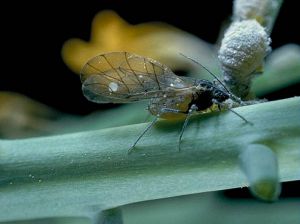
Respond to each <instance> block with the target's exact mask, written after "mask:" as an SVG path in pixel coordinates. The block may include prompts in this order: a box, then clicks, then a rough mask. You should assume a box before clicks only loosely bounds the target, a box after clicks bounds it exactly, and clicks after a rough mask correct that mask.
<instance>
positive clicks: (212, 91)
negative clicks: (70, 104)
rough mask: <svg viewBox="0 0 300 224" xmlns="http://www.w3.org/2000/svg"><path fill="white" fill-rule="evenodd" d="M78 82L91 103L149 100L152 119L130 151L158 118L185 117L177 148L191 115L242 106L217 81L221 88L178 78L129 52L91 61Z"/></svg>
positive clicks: (106, 55)
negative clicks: (229, 105) (234, 104)
mask: <svg viewBox="0 0 300 224" xmlns="http://www.w3.org/2000/svg"><path fill="white" fill-rule="evenodd" d="M185 57H186V56H185ZM191 60H193V59H191ZM196 63H197V62H196ZM204 68H205V67H204ZM205 69H206V68H205ZM206 70H207V69H206ZM208 72H209V71H208ZM210 74H211V75H213V74H212V73H210ZM213 76H214V75H213ZM214 77H215V76H214ZM215 78H216V79H217V77H215ZM217 80H218V79H217ZM81 81H82V90H83V94H84V96H85V97H86V98H87V99H88V100H90V101H92V102H96V103H130V102H134V101H140V100H149V106H148V109H149V111H150V113H151V114H152V115H154V116H155V119H154V120H153V121H152V123H151V124H150V125H149V126H148V127H147V128H146V129H145V130H144V131H143V133H141V135H140V136H139V137H138V138H137V140H136V141H135V142H134V144H133V145H132V147H131V148H130V149H129V151H130V150H131V149H133V147H134V146H135V145H136V143H137V142H138V141H139V140H140V138H141V137H142V136H143V135H144V134H145V133H146V132H147V131H148V130H149V129H150V128H151V127H152V125H153V124H154V123H155V122H156V121H157V119H158V118H163V119H176V118H185V122H184V124H183V127H182V130H181V133H180V135H179V144H178V145H180V142H181V138H182V134H183V131H184V129H185V127H186V125H187V123H188V120H189V118H190V116H191V115H192V114H193V113H194V112H201V111H205V110H207V109H209V108H211V107H212V106H213V105H217V106H218V107H219V108H221V107H222V106H224V105H225V102H226V100H228V99H232V100H233V101H235V102H237V103H241V101H240V100H239V98H237V97H235V96H234V95H233V94H231V93H230V91H228V90H227V89H226V87H225V86H224V85H223V84H222V83H221V82H220V81H219V80H218V81H219V82H220V84H221V85H216V84H214V83H213V82H210V81H208V80H197V79H193V78H188V77H180V76H177V75H175V74H174V73H173V72H172V71H171V70H170V69H169V68H168V67H167V66H165V65H163V64H161V63H159V62H157V61H155V60H153V59H150V58H145V57H142V56H138V55H136V54H132V53H128V52H111V53H107V54H101V55H98V56H96V57H94V58H92V59H90V60H89V61H88V62H87V63H86V64H85V65H84V67H83V69H82V71H81ZM228 109H229V110H231V109H230V108H228ZM231 111H232V112H234V111H233V110H231ZM234 113H235V114H237V113H236V112H234ZM237 115H238V116H239V117H241V118H242V119H243V120H245V119H244V118H243V117H242V116H240V115H239V114H237ZM245 121H246V120H245Z"/></svg>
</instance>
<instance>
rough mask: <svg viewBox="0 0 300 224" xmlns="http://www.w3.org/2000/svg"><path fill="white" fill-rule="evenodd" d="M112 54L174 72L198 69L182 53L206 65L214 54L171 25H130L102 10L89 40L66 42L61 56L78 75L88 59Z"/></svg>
mask: <svg viewBox="0 0 300 224" xmlns="http://www.w3.org/2000/svg"><path fill="white" fill-rule="evenodd" d="M112 51H128V52H132V53H136V54H139V55H142V56H145V57H151V58H153V59H155V60H158V61H160V62H162V63H164V64H166V65H168V66H169V67H171V68H172V69H174V70H175V69H179V70H187V69H188V70H190V69H193V68H196V66H195V65H194V64H193V63H191V62H190V61H188V60H187V59H185V58H183V57H182V56H180V55H179V53H184V54H186V55H188V56H191V57H196V58H197V59H198V60H200V61H201V63H203V64H204V65H207V64H208V61H210V64H211V58H209V57H210V56H212V55H213V51H212V47H211V46H210V45H209V44H207V43H205V42H204V41H202V40H200V39H199V38H197V37H195V36H193V35H191V34H188V33H186V32H184V31H181V30H179V29H177V28H175V27H173V26H171V25H168V24H165V23H159V22H151V23H143V24H138V25H130V24H128V23H127V22H126V21H124V20H123V19H122V18H120V17H119V16H118V15H117V14H116V13H115V12H113V11H102V12H100V13H98V14H97V15H96V16H95V18H94V20H93V22H92V31H91V38H90V41H89V42H86V41H83V40H80V39H70V40H68V41H66V42H65V44H64V45H63V48H62V57H63V60H64V62H65V63H66V64H67V66H68V67H69V68H70V69H71V70H72V71H74V72H75V73H79V72H80V70H81V68H82V66H83V65H84V64H85V63H86V62H87V61H88V59H90V58H92V57H94V56H96V55H99V54H102V53H106V52H112ZM197 69H199V68H197Z"/></svg>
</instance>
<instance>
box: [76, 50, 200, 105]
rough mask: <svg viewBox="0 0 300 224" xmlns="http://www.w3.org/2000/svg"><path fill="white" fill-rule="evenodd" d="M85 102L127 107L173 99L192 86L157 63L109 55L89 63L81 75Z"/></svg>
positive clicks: (142, 58) (191, 82) (125, 56)
mask: <svg viewBox="0 0 300 224" xmlns="http://www.w3.org/2000/svg"><path fill="white" fill-rule="evenodd" d="M81 81H82V83H83V85H82V89H83V93H84V95H85V97H86V98H88V99H89V100H91V101H93V102H97V103H127V102H133V101H138V100H143V99H151V98H153V97H162V96H164V97H173V96H176V95H178V94H183V91H184V89H187V88H189V87H191V86H193V82H194V81H193V80H192V79H186V78H182V77H179V76H177V75H175V74H174V73H173V72H172V71H171V70H170V69H169V68H168V67H167V66H165V65H162V64H160V63H159V62H157V61H155V60H153V59H150V58H144V57H141V56H138V55H135V54H132V53H128V52H112V53H107V54H102V55H99V56H96V57H94V58H92V59H91V60H89V61H88V62H87V63H86V64H85V66H84V67H83V69H82V71H81Z"/></svg>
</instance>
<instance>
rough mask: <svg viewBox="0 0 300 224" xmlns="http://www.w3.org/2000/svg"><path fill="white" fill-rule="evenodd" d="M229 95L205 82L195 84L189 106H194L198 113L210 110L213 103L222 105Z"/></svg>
mask: <svg viewBox="0 0 300 224" xmlns="http://www.w3.org/2000/svg"><path fill="white" fill-rule="evenodd" d="M229 97H230V96H229V94H228V93H226V92H225V91H223V90H222V89H220V88H219V87H217V86H216V85H214V84H213V83H212V82H210V81H207V80H199V81H198V82H197V86H196V91H195V93H194V94H193V98H192V101H191V103H190V105H193V104H194V105H196V106H197V108H198V111H202V110H206V109H208V108H210V107H211V106H212V105H213V104H214V103H222V102H224V101H225V100H227V99H229Z"/></svg>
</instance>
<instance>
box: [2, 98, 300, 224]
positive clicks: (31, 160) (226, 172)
mask: <svg viewBox="0 0 300 224" xmlns="http://www.w3.org/2000/svg"><path fill="white" fill-rule="evenodd" d="M234 110H235V111H237V112H238V113H240V114H241V115H243V116H244V117H246V118H247V120H249V121H251V122H252V123H254V125H249V124H246V123H244V122H243V121H242V120H241V119H240V118H238V117H237V116H236V115H234V114H233V113H230V112H229V111H225V112H221V113H210V114H206V115H199V116H195V117H193V119H191V122H190V123H189V125H188V127H187V130H186V131H185V133H184V136H183V142H182V144H181V152H178V151H177V144H178V143H177V140H178V134H179V132H180V128H181V125H182V121H181V122H167V121H160V122H158V123H157V125H155V127H154V128H153V129H152V130H150V131H149V133H147V135H146V136H145V137H143V138H142V140H141V141H140V142H139V143H138V145H137V147H136V149H135V150H134V151H133V153H131V154H130V155H128V154H127V150H128V148H129V147H130V145H131V144H132V143H133V142H134V140H135V139H136V138H137V137H138V135H139V133H140V132H141V131H142V130H144V128H145V127H146V126H147V125H148V124H145V123H142V124H136V125H129V126H122V127H117V128H108V129H102V130H99V131H90V132H81V133H74V134H66V135H60V136H52V137H41V138H32V139H25V140H1V141H0V204H1V207H0V222H1V221H10V220H11V221H12V220H25V219H34V218H45V217H69V216H72V217H94V216H95V215H96V214H99V212H100V211H103V210H106V209H109V208H114V207H118V206H121V205H125V204H129V203H134V202H139V201H145V200H153V199H159V198H166V197H173V196H179V195H186V194H193V193H200V192H207V191H216V190H223V189H229V188H236V187H243V186H246V185H247V181H246V178H245V176H244V174H243V173H242V171H241V170H240V168H239V162H238V155H239V154H240V152H241V150H243V149H244V148H245V147H246V146H247V145H249V144H253V143H257V144H264V145H267V146H268V147H269V148H270V149H272V150H273V151H274V152H275V153H276V155H277V156H278V162H279V164H278V165H279V177H280V179H281V181H292V180H299V179H300V150H299V149H300V138H299V136H300V119H299V118H300V98H299V97H295V98H290V99H285V100H280V101H274V102H267V103H262V104H256V105H251V106H245V107H240V108H236V109H234Z"/></svg>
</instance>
